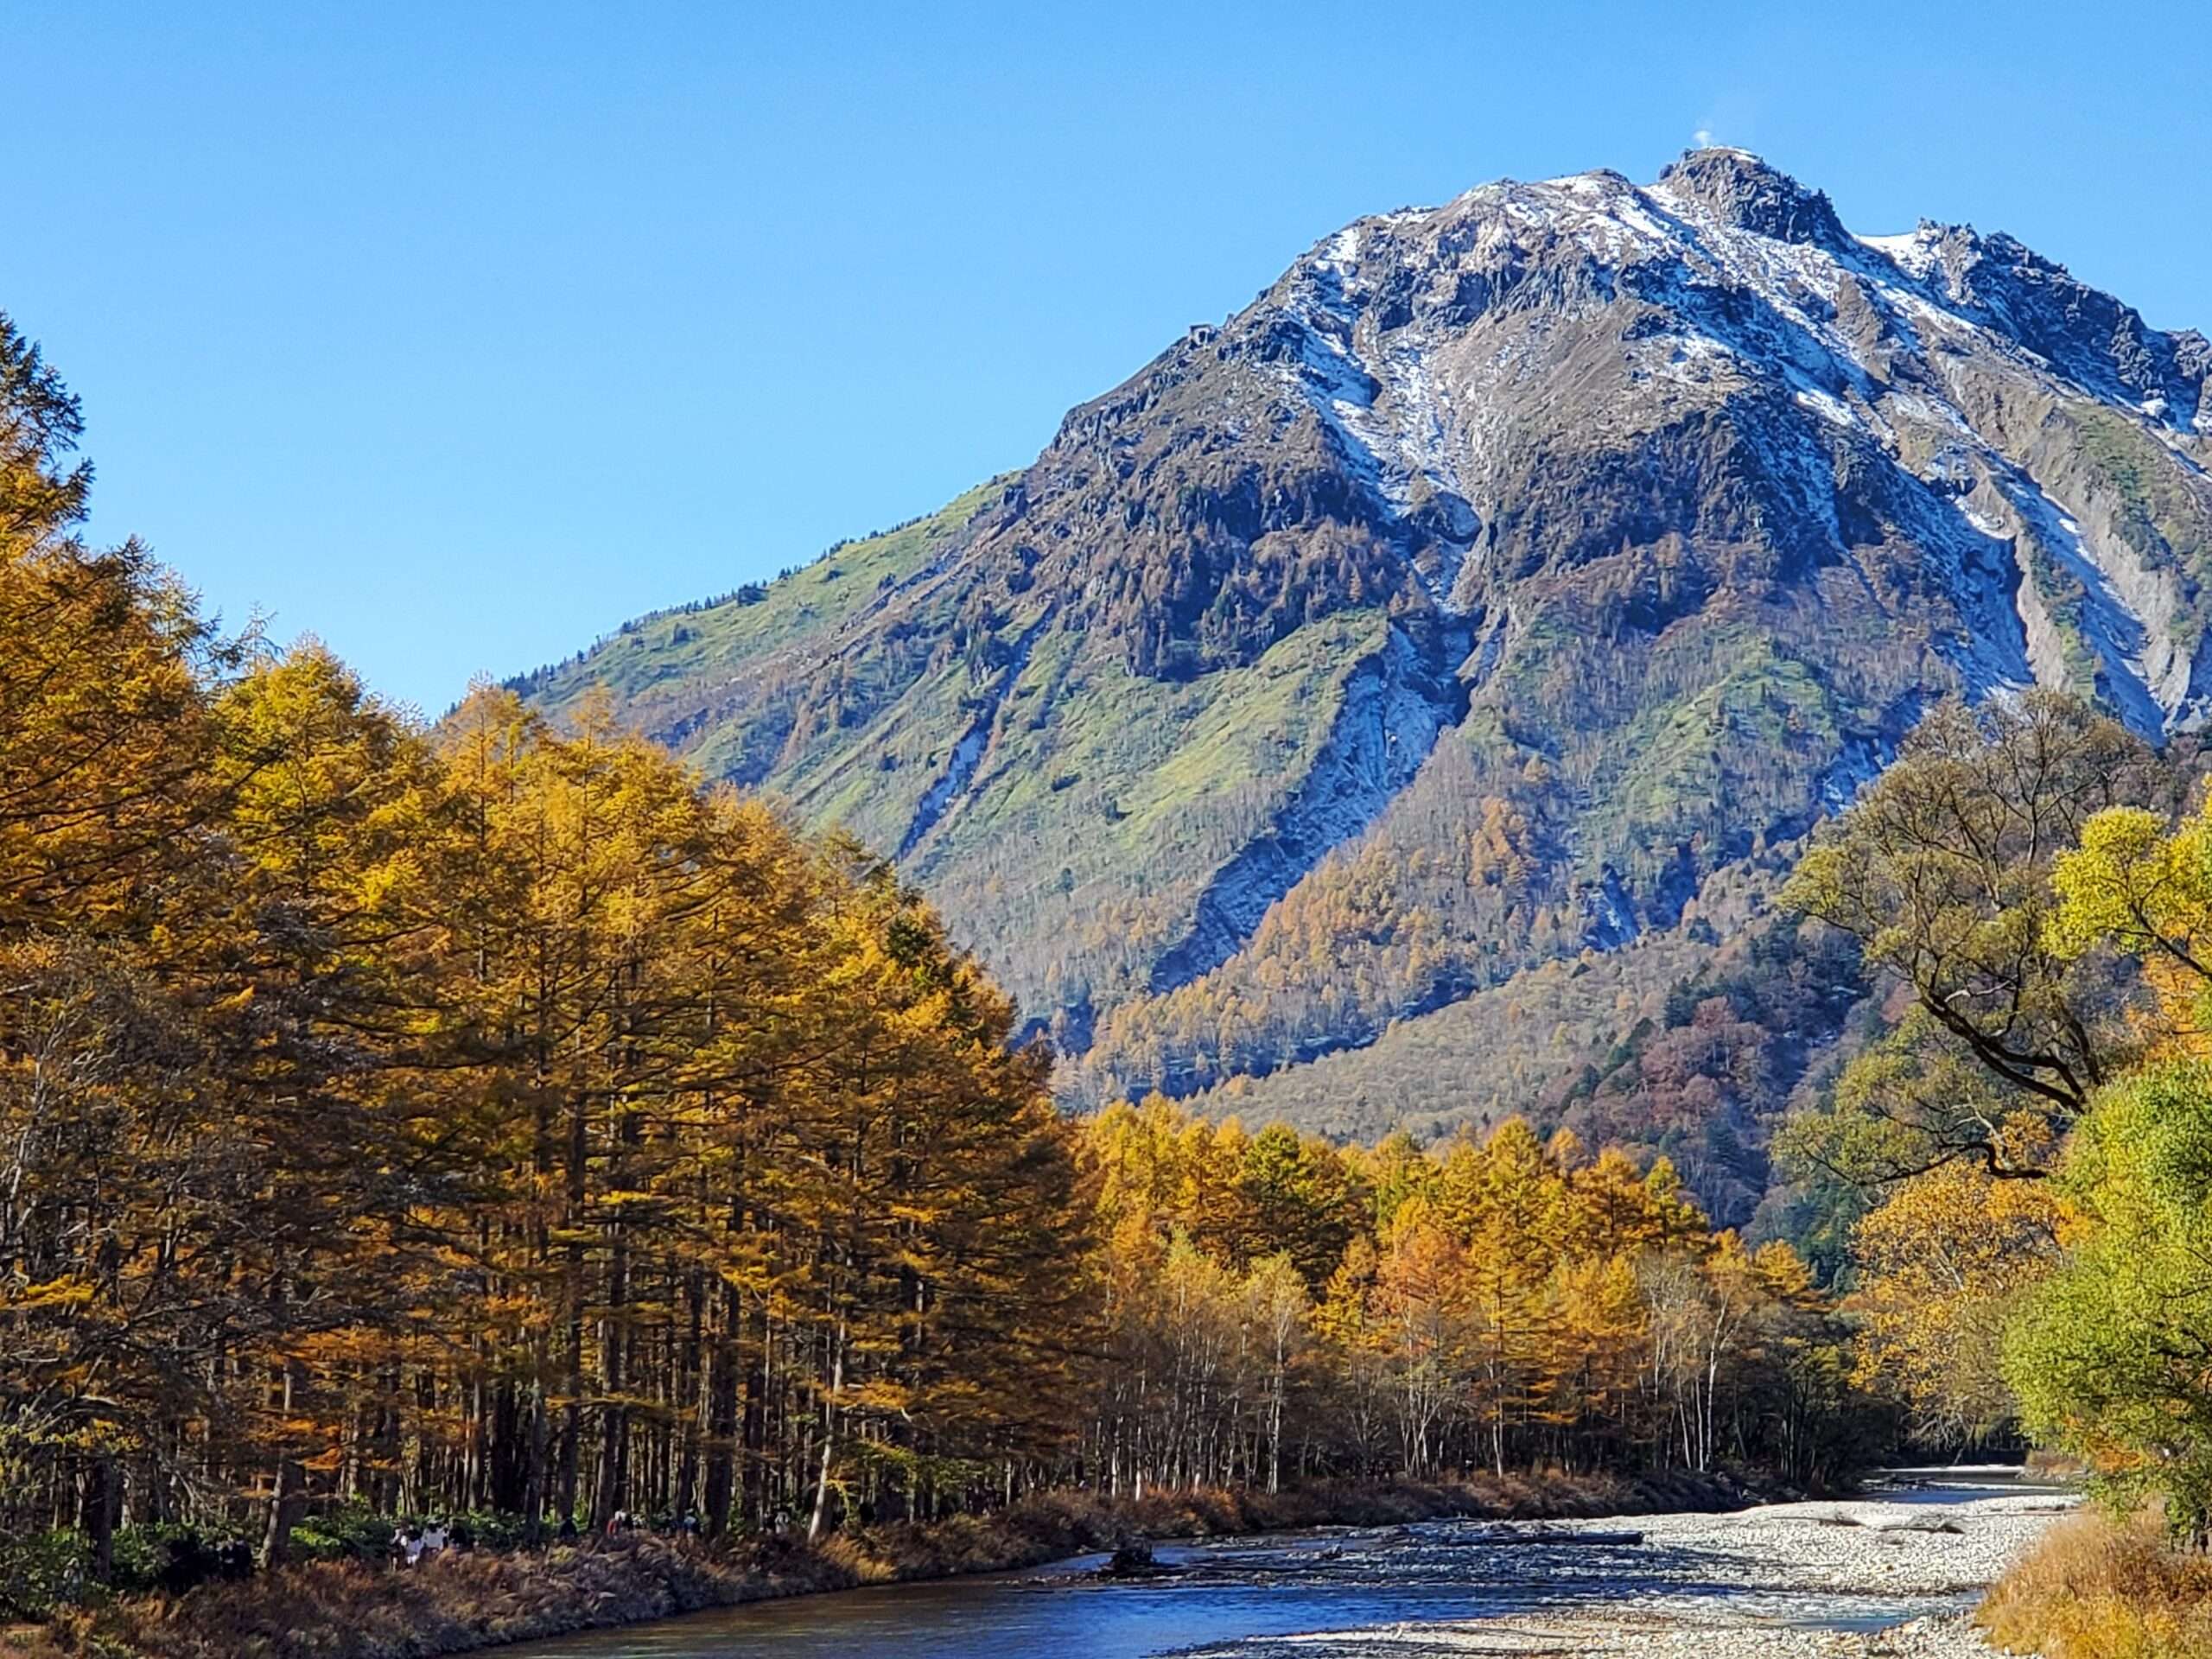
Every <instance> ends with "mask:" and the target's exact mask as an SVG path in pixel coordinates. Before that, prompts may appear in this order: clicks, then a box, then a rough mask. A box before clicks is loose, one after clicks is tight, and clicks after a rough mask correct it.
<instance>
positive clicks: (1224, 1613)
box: [509, 1471, 2070, 1659]
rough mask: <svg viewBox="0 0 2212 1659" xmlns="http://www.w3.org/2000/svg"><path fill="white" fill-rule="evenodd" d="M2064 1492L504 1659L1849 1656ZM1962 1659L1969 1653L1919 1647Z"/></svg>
mask: <svg viewBox="0 0 2212 1659" xmlns="http://www.w3.org/2000/svg"><path fill="white" fill-rule="evenodd" d="M2069 1501H2070V1500H2069V1499H2067V1498H2066V1497H2064V1495H2063V1494H2061V1493H2058V1492H2056V1491H2054V1490H2052V1489H2047V1488H2037V1487H2033V1486H2029V1485H2024V1484H2021V1483H2020V1482H2019V1481H2018V1478H2017V1476H2016V1475H2014V1474H2013V1473H2012V1471H1968V1472H1961V1471H1906V1472H1904V1475H1903V1478H1900V1479H1899V1480H1897V1481H1894V1482H1892V1483H1891V1486H1890V1488H1889V1490H1886V1491H1883V1492H1882V1493H1880V1494H1878V1496H1877V1497H1873V1498H1872V1499H1870V1500H1864V1501H1855V1502H1852V1503H1799V1504H1783V1505H1772V1506H1769V1507H1766V1508H1763V1509H1758V1510H1747V1511H1744V1512H1742V1513H1739V1514H1736V1515H1728V1516H1706V1515H1675V1516H1645V1517H1641V1518H1638V1519H1636V1520H1631V1521H1624V1522H1617V1523H1615V1522H1594V1523H1586V1524H1584V1525H1581V1526H1580V1527H1576V1528H1568V1529H1566V1530H1569V1531H1574V1530H1580V1531H1592V1530H1605V1529H1618V1528H1634V1529H1642V1530H1643V1534H1644V1541H1643V1543H1642V1544H1640V1545H1637V1546H1614V1545H1595V1546H1592V1545H1580V1544H1571V1543H1560V1542H1554V1543H1533V1544H1532V1543H1516V1544H1514V1545H1511V1546H1502V1545H1499V1544H1497V1542H1495V1541H1494V1537H1495V1534H1496V1532H1497V1530H1498V1529H1496V1528H1493V1527H1492V1526H1491V1524H1490V1523H1486V1522H1428V1523H1424V1524H1421V1525H1415V1526H1410V1527H1392V1528H1376V1529H1331V1530H1327V1531H1323V1532H1318V1533H1303V1534H1298V1535H1283V1536H1275V1537H1262V1538H1246V1539H1234V1540H1219V1541H1200V1542H1195V1543H1189V1544H1181V1545H1163V1546H1161V1547H1160V1550H1159V1554H1158V1559H1159V1560H1160V1562H1161V1563H1162V1564H1164V1565H1166V1566H1170V1567H1175V1568H1177V1569H1179V1570H1178V1572H1177V1574H1176V1576H1174V1577H1173V1578H1169V1579H1165V1580H1158V1581H1153V1582H1146V1583H1137V1584H1126V1583H1122V1584H1109V1583H1102V1582H1100V1581H1099V1580H1097V1579H1096V1577H1095V1576H1093V1574H1094V1573H1095V1569H1096V1567H1098V1566H1099V1565H1100V1561H1101V1558H1098V1557H1085V1558H1082V1559H1078V1560H1071V1561H1067V1562H1063V1563H1060V1564H1058V1565H1057V1566H1055V1567H1048V1568H1045V1569H1041V1570H1038V1571H1033V1572H1029V1573H1008V1574H1003V1575H998V1576H992V1577H984V1578H969V1579H955V1580H944V1581H942V1582H939V1583H934V1584H915V1585H892V1586H882V1587H880V1588H873V1589H867V1590H855V1591H848V1592H841V1593H837V1594H833V1595H823V1596H810V1597H802V1598H796V1599H790V1600H785V1601H776V1602H764V1603H758V1604H755V1605H751V1606H747V1607H740V1608H733V1609H727V1610H721V1611H712V1612H706V1613H699V1614H694V1615H691V1616H690V1617H688V1618H672V1619H666V1620H663V1621H660V1622H658V1623H656V1624H645V1625H633V1626H630V1627H628V1628H626V1629H620V1630H598V1631H592V1632H588V1633H586V1634H583V1635H579V1636H575V1637H565V1638H563V1639H561V1640H558V1641H554V1642H546V1643H532V1644H530V1645H528V1646H526V1647H523V1648H518V1649H511V1650H509V1651H510V1653H511V1655H512V1659H1026V1656H1031V1655H1036V1656H1045V1659H1151V1656H1158V1655H1169V1654H1173V1655H1181V1656H1188V1659H1201V1656H1203V1659H1291V1656H1295V1659H1353V1656H1378V1655H1385V1654H1387V1655H1388V1656H1389V1659H1415V1656H1424V1655H1428V1654H1445V1653H1452V1654H1464V1653H1469V1652H1482V1653H1508V1652H1523V1651H1525V1652H1538V1651H1542V1652H1550V1653H1554V1654H1557V1653H1562V1652H1573V1653H1599V1652H1614V1651H1620V1652H1629V1651H1635V1652H1643V1651H1652V1650H1660V1647H1669V1648H1670V1647H1671V1646H1672V1645H1673V1644H1672V1643H1671V1642H1669V1643H1662V1644H1660V1647H1655V1645H1654V1644H1655V1643H1656V1642H1657V1639H1658V1637H1659V1636H1660V1635H1662V1634H1668V1633H1671V1634H1672V1635H1675V1636H1685V1635H1689V1636H1694V1637H1695V1638H1696V1639H1695V1640H1694V1642H1692V1643H1689V1645H1688V1647H1687V1648H1686V1649H1685V1650H1686V1651H1693V1652H1696V1653H1699V1654H1700V1655H1704V1656H1707V1659H1719V1656H1720V1655H1721V1654H1723V1653H1735V1652H1738V1651H1742V1652H1747V1653H1750V1652H1756V1653H1760V1654H1766V1653H1774V1654H1782V1653H1785V1652H1786V1653H1796V1652H1798V1651H1801V1650H1802V1651H1807V1652H1811V1651H1819V1652H1822V1653H1827V1652H1832V1651H1838V1650H1840V1649H1837V1648H1836V1647H1835V1645H1834V1633H1837V1632H1843V1633H1850V1632H1858V1631H1872V1630H1880V1629H1883V1628H1885V1627H1888V1626H1891V1625H1896V1624H1900V1623H1901V1622H1904V1621H1906V1620H1912V1619H1919V1618H1927V1617H1929V1616H1930V1615H1935V1616H1939V1617H1938V1618H1937V1620H1936V1623H1937V1624H1938V1625H1939V1626H1942V1628H1944V1629H1953V1627H1957V1628H1959V1629H1962V1627H1960V1626H1957V1620H1956V1618H1955V1616H1956V1615H1957V1614H1959V1613H1960V1612H1961V1611H1963V1610H1964V1609H1965V1608H1967V1607H1968V1606H1970V1605H1972V1602H1973V1601H1974V1598H1975V1596H1976V1594H1977V1592H1979V1591H1980V1588H1981V1586H1984V1585H1985V1584H1986V1583H1987V1582H1988V1581H1989V1580H1991V1579H1992V1578H1993V1577H1994V1576H1995V1575H1996V1574H1997V1573H1998V1572H1999V1571H2000V1570H2001V1569H2002V1567H2003V1565H2004V1562H2005V1560H2007V1559H2009V1558H2010V1557H2011V1556H2012V1554H2014V1553H2016V1552H2017V1551H2018V1549H2019V1548H2023V1547H2024V1545H2025V1543H2026V1542H2028V1541H2031V1539H2032V1538H2033V1536H2034V1535H2035V1534H2036V1533H2037V1531H2038V1530H2039V1529H2041V1528H2042V1526H2044V1525H2045V1524H2047V1523H2048V1521H2049V1519H2050V1516H2051V1515H2052V1514H2053V1513H2055V1512H2056V1510H2059V1509H2060V1508H2062V1507H2063V1505H2064V1504H2065V1503H2068V1502H2069ZM1505 1530H1509V1531H1511V1532H1513V1533H1516V1534H1518V1533H1524V1532H1528V1531H1529V1530H1532V1529H1528V1528H1522V1527H1514V1528H1510V1529H1505ZM1940 1616H1951V1618H1950V1619H1949V1622H1948V1624H1946V1623H1945V1620H1944V1619H1943V1618H1942V1617H1940ZM1706 1633H1710V1635H1711V1637H1713V1639H1707V1636H1706ZM1954 1633H1955V1632H1954ZM1814 1637H1823V1638H1824V1643H1821V1642H1812V1639H1813V1638H1814ZM1523 1638H1525V1641H1524V1640H1523ZM1952 1639H1953V1637H1945V1640H1947V1641H1949V1640H1952ZM1956 1640H1957V1641H1959V1642H1966V1641H1968V1640H1970V1637H1964V1636H1960V1637H1956ZM1808 1642H1812V1645H1810V1646H1808V1645H1807V1643H1808ZM1561 1643H1569V1644H1571V1645H1560V1644H1561ZM1716 1643H1717V1644H1716ZM1622 1644H1624V1645H1622ZM1883 1650H1885V1651H1886V1650H1888V1649H1886V1648H1885V1649H1883ZM1954 1650H1956V1651H1960V1652H1967V1651H1973V1650H1974V1649H1973V1648H1972V1647H1971V1646H1958V1647H1956V1648H1954V1647H1952V1646H1943V1647H1941V1648H1938V1647H1935V1646H1928V1647H1916V1648H1915V1649H1913V1651H1916V1652H1920V1651H1926V1652H1929V1653H1935V1652H1938V1651H1941V1652H1943V1653H1949V1652H1952V1651H1954Z"/></svg>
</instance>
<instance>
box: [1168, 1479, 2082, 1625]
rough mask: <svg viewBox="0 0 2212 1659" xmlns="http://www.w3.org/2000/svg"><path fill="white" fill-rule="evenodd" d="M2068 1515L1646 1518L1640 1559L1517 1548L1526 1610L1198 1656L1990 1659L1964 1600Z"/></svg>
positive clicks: (1868, 1510) (2053, 1505) (1912, 1505)
mask: <svg viewBox="0 0 2212 1659" xmlns="http://www.w3.org/2000/svg"><path fill="white" fill-rule="evenodd" d="M2072 1503H2073V1500H2072V1499H2070V1498H2068V1497H2063V1496H2060V1495H2057V1494H2054V1493H2051V1492H2048V1491H2044V1492H2033V1491H2003V1490H2001V1489H2000V1490H1996V1491H1990V1490H1987V1489H1982V1490H1979V1491H1942V1490H1928V1491H1918V1492H1906V1493H1904V1494H1901V1495H1900V1496H1898V1497H1895V1498H1889V1499H1870V1500H1858V1501H1853V1502H1845V1503H1783V1504H1772V1505H1769V1506H1767V1507H1765V1508H1763V1509H1756V1510H1743V1511H1740V1512H1738V1513H1736V1514H1731V1515H1662V1516H1644V1517H1641V1518H1639V1519H1638V1521H1637V1523H1636V1524H1637V1526H1638V1527H1639V1528H1641V1529H1643V1534H1644V1543H1643V1547H1642V1548H1638V1549H1625V1550H1618V1551H1614V1550H1598V1549H1577V1548H1573V1547H1550V1546H1539V1547H1535V1548H1530V1549H1529V1551H1528V1555H1529V1560H1528V1567H1529V1573H1528V1574H1527V1576H1526V1578H1525V1579H1523V1580H1522V1588H1523V1589H1524V1590H1526V1591H1527V1592H1529V1595H1530V1599H1532V1600H1533V1601H1535V1603H1537V1604H1538V1605H1535V1607H1532V1608H1530V1609H1529V1610H1526V1611H1521V1612H1517V1613H1514V1614H1510V1615H1507V1616H1503V1617H1500V1618H1487V1619H1478V1620H1467V1621H1460V1622H1453V1623H1448V1624H1427V1623H1423V1624H1401V1625H1396V1626H1392V1627H1387V1628H1383V1629H1368V1630H1339V1631H1327V1632H1320V1631H1317V1632H1313V1633H1312V1634H1309V1635H1305V1636H1300V1637H1287V1638H1282V1637H1273V1638H1261V1639H1257V1640H1255V1641H1251V1642H1249V1643H1237V1644H1234V1645H1232V1646H1229V1647H1224V1648H1221V1649H1202V1650H1200V1651H1202V1652H1203V1653H1205V1654H1207V1655H1213V1654H1219V1655H1222V1656H1229V1655H1235V1656H1237V1659H1246V1656H1251V1659H1264V1656H1277V1655H1280V1656H1282V1659H1294V1656H1295V1659H1457V1656H1465V1655H1497V1656H1506V1655H1521V1654H1526V1655H1538V1654H1542V1655H1550V1656H1566V1655H1575V1656H1582V1655H1588V1656H1598V1659H1604V1656H1614V1655H1622V1656H1628V1655H1647V1654H1648V1655H1658V1656H1665V1655H1681V1656H1683V1659H1872V1656H1897V1659H1984V1656H1986V1655H1988V1654H1989V1653H1990V1651H1991V1650H1990V1649H1988V1648H1987V1647H1986V1645H1985V1644H1984V1643H1983V1642H1982V1640H1981V1637H1980V1634H1979V1633H1978V1632H1977V1631H1976V1630H1974V1627H1973V1624H1972V1622H1971V1619H1970V1618H1969V1611H1970V1609H1971V1606H1972V1605H1973V1603H1974V1600H1976V1599H1978V1598H1979V1596H1980V1592H1981V1591H1982V1590H1983V1589H1985V1588H1986V1586H1988V1585H1989V1583H1990V1582H1991V1581H1992V1580H1994V1579H1995V1578H1997V1577H1998V1576H1999V1574H2000V1573H2002V1572H2003V1571H2004V1570H2005V1567H2006V1566H2007V1565H2008V1564H2009V1563H2010V1562H2011V1561H2012V1559H2013V1558H2014V1557H2015V1556H2016V1555H2018V1554H2019V1553H2020V1552H2021V1551H2022V1550H2024V1549H2025V1548H2027V1547H2028V1546H2029V1545H2030V1544H2031V1543H2032V1542H2033V1541H2034V1540H2035V1538H2036V1537H2037V1535H2038V1534H2040V1533H2041V1532H2042V1530H2043V1529H2044V1528H2045V1527H2046V1526H2048V1525H2049V1524H2050V1522H2052V1521H2053V1520H2054V1519H2055V1518H2056V1516H2059V1515H2060V1514H2063V1512H2064V1511H2065V1510H2068V1509H2069V1508H2070V1507H2072ZM1511 1553H1512V1554H1514V1555H1515V1556H1516V1557H1517V1556H1520V1555H1521V1554H1522V1549H1521V1548H1516V1549H1515V1550H1514V1551H1513V1552H1511ZM1500 1554H1501V1555H1502V1554H1503V1552H1500ZM1501 1564H1502V1563H1501ZM1516 1576H1517V1575H1516Z"/></svg>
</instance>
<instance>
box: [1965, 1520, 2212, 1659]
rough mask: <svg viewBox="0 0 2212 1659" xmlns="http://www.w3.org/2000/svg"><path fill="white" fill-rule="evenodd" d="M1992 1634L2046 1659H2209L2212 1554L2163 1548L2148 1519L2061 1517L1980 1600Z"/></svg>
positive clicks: (2211, 1653) (1999, 1642)
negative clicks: (2211, 1555)
mask: <svg viewBox="0 0 2212 1659" xmlns="http://www.w3.org/2000/svg"><path fill="white" fill-rule="evenodd" d="M1980 1618H1981V1623H1982V1625H1983V1627H1984V1628H1985V1629H1986V1630H1988V1632H1989V1635H1990V1639H1991V1640H1992V1641H1993V1642H1994V1643H1996V1644H1997V1645H1999V1647H2002V1648H2004V1649H2007V1650H2008V1651H2010V1652H2013V1653H2040V1654H2044V1655H2046V1656H2048V1659H2212V1557H2208V1556H2203V1555H2187V1554H2176V1553H2175V1552H2174V1551H2172V1550H2171V1549H2169V1548H2166V1546H2165V1543H2164V1539H2163V1538H2162V1537H2161V1535H2160V1531H2159V1528H2158V1523H2157V1522H2156V1520H2155V1519H2153V1518H2150V1517H2138V1518H2136V1519H2134V1520H2131V1521H2127V1522H2118V1521H2114V1520H2113V1519H2111V1518H2110V1517H2109V1516H2103V1515H2098V1514H2084V1515H2079V1516H2075V1517H2074V1518H2073V1519H2071V1520H2069V1521H2065V1522H2061V1523H2060V1524H2059V1525H2057V1526H2056V1527H2053V1528H2052V1529H2050V1532H2049V1533H2047V1534H2046V1535H2044V1541H2042V1542H2041V1543H2040V1544H2038V1545H2037V1547H2036V1548H2035V1549H2034V1550H2033V1551H2032V1552H2031V1553H2030V1554H2028V1555H2026V1556H2024V1557H2023V1558H2022V1559H2021V1560H2020V1561H2019V1562H2018V1565H2016V1566H2015V1567H2013V1568H2012V1571H2010V1572H2009V1573H2006V1574H2005V1576H2004V1577H2003V1578H2002V1579H2000V1580H1998V1582H1997V1584H1996V1586H1995V1587H1993V1589H1992V1590H1991V1591H1990V1592H1989V1596H1988V1599H1986V1601H1984V1602H1983V1603H1982V1605H1981V1614H1980Z"/></svg>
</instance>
